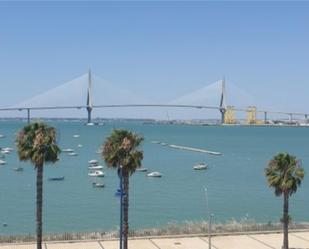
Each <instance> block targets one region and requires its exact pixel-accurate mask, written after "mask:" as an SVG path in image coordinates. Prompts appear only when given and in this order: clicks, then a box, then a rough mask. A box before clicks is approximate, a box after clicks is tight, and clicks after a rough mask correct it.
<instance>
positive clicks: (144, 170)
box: [136, 168, 148, 172]
mask: <svg viewBox="0 0 309 249" xmlns="http://www.w3.org/2000/svg"><path fill="white" fill-rule="evenodd" d="M136 171H137V172H147V171H148V169H147V168H138V169H136Z"/></svg>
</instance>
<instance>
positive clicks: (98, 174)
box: [88, 170, 105, 177]
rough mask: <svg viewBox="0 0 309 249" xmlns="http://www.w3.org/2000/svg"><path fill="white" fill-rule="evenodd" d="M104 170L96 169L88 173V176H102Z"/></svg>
mask: <svg viewBox="0 0 309 249" xmlns="http://www.w3.org/2000/svg"><path fill="white" fill-rule="evenodd" d="M104 175H105V174H104V172H103V171H101V170H96V171H93V172H90V173H88V176H97V177H104Z"/></svg>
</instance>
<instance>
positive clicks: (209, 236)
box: [204, 188, 214, 249]
mask: <svg viewBox="0 0 309 249" xmlns="http://www.w3.org/2000/svg"><path fill="white" fill-rule="evenodd" d="M204 190H205V199H206V206H207V213H208V248H209V249H211V225H212V219H213V217H214V214H212V213H210V208H209V202H208V193H207V188H205V189H204Z"/></svg>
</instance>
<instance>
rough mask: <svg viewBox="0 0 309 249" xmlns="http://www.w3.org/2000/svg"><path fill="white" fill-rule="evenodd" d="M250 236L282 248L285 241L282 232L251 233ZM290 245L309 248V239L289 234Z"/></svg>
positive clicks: (304, 248) (278, 248)
mask: <svg viewBox="0 0 309 249" xmlns="http://www.w3.org/2000/svg"><path fill="white" fill-rule="evenodd" d="M250 236H251V237H252V238H255V239H257V240H259V241H263V242H264V243H265V244H268V245H269V246H271V247H272V248H276V249H281V247H282V243H283V234H282V233H281V234H257V235H250ZM289 247H290V248H301V249H309V241H306V240H303V239H300V238H298V237H296V236H293V235H290V236H289Z"/></svg>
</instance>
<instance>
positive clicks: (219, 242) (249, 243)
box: [212, 235, 270, 249]
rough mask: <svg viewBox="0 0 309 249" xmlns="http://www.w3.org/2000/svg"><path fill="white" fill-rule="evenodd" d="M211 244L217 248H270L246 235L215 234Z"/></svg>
mask: <svg viewBox="0 0 309 249" xmlns="http://www.w3.org/2000/svg"><path fill="white" fill-rule="evenodd" d="M212 245H214V246H215V247H216V248H218V249H270V247H267V246H266V245H263V244H262V243H260V242H258V241H256V240H254V239H252V238H250V237H248V236H247V235H234V236H216V237H213V238H212Z"/></svg>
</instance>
